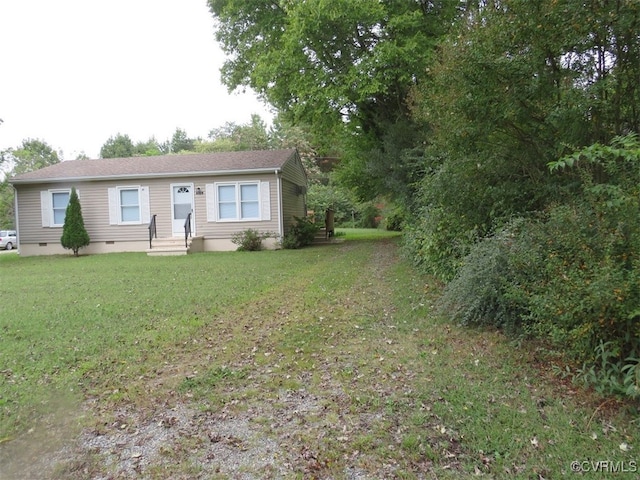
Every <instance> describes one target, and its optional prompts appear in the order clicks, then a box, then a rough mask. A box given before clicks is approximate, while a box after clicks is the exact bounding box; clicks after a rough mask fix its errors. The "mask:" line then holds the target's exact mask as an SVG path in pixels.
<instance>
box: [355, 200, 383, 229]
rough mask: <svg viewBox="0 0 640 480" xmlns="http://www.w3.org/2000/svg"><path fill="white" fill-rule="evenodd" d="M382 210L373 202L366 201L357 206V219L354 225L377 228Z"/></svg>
mask: <svg viewBox="0 0 640 480" xmlns="http://www.w3.org/2000/svg"><path fill="white" fill-rule="evenodd" d="M381 219H382V212H381V211H380V209H379V208H378V206H377V205H376V204H375V203H374V202H366V203H364V204H361V205H359V206H358V220H357V221H356V225H354V226H355V227H358V228H378V226H379V225H380V220H381Z"/></svg>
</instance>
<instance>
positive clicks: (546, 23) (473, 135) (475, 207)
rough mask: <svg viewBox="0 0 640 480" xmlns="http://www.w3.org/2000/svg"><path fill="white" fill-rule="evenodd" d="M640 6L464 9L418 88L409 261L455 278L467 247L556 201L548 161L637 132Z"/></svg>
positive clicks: (505, 3) (567, 0)
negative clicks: (419, 139) (422, 127)
mask: <svg viewBox="0 0 640 480" xmlns="http://www.w3.org/2000/svg"><path fill="white" fill-rule="evenodd" d="M639 26H640V4H637V3H635V2H601V1H595V0H594V1H587V2H584V1H579V0H541V1H539V2H531V1H524V0H502V1H500V2H478V4H477V5H476V6H475V7H474V8H469V9H468V10H467V11H466V15H465V17H464V19H463V21H461V22H460V23H459V24H458V26H457V28H456V30H455V32H453V33H452V35H451V36H450V37H449V38H448V39H447V40H446V41H445V42H443V43H442V44H441V46H440V48H439V57H438V62H436V63H434V64H433V65H431V66H430V70H431V82H430V83H429V84H422V85H420V86H417V87H416V88H415V89H414V95H413V97H412V98H413V99H414V106H415V110H414V112H415V113H416V116H417V118H418V119H419V120H421V121H423V122H424V123H425V124H427V125H428V126H429V128H430V132H431V134H430V135H429V137H428V148H427V149H426V155H425V157H424V161H423V162H422V168H423V171H424V172H425V179H424V180H423V181H422V182H421V186H420V191H419V195H417V198H418V203H417V208H416V209H415V212H416V214H417V215H416V222H415V223H414V224H415V225H417V230H418V231H417V232H416V238H414V240H416V242H415V243H416V244H415V251H416V257H417V258H419V259H421V260H424V264H425V265H429V266H430V268H436V269H438V272H439V273H442V274H444V275H445V276H451V275H452V274H453V273H454V272H455V269H456V264H457V262H459V259H460V258H461V256H463V255H465V254H466V253H467V252H468V247H469V246H470V245H471V244H472V243H473V242H475V241H476V240H477V239H478V238H481V237H483V236H485V235H487V234H490V233H491V232H493V231H495V230H496V229H497V228H499V227H500V225H501V224H502V223H504V222H505V221H506V220H507V219H509V218H510V217H512V216H514V215H523V214H527V213H528V212H535V211H540V210H543V209H545V208H546V206H547V205H548V204H549V203H550V202H553V201H557V200H558V194H559V192H560V191H561V190H562V189H563V188H564V185H563V184H564V183H566V182H567V180H566V179H562V178H557V177H556V176H550V175H549V172H548V169H547V163H548V162H550V161H553V160H556V159H557V158H559V157H561V156H563V155H565V154H567V153H570V152H572V151H573V150H575V149H577V148H580V147H583V146H586V145H589V144H591V143H594V142H603V143H604V142H608V141H609V140H610V139H611V138H612V136H614V135H617V134H624V133H628V132H630V131H638V128H639V126H640V123H639V120H640V117H639V116H638V114H639V110H638V109H637V105H638V104H640V84H639V83H638V82H637V81H634V79H637V78H640V37H639V36H638V35H637V32H638V28H639Z"/></svg>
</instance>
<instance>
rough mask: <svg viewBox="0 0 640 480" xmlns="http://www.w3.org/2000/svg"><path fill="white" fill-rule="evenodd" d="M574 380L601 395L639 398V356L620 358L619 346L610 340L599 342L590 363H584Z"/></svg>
mask: <svg viewBox="0 0 640 480" xmlns="http://www.w3.org/2000/svg"><path fill="white" fill-rule="evenodd" d="M574 380H577V381H579V382H582V383H583V384H585V385H586V386H593V387H594V388H595V389H596V391H597V392H598V393H600V394H602V395H621V396H626V397H629V398H634V399H637V398H640V358H637V357H636V358H634V357H627V358H625V359H624V360H621V358H620V349H619V347H618V346H617V345H616V344H614V343H612V342H607V343H604V342H602V341H601V342H600V344H599V345H598V346H597V347H596V349H595V355H594V359H593V361H592V362H591V363H589V364H587V363H584V364H583V366H582V368H580V369H578V371H577V372H576V374H575V375H574Z"/></svg>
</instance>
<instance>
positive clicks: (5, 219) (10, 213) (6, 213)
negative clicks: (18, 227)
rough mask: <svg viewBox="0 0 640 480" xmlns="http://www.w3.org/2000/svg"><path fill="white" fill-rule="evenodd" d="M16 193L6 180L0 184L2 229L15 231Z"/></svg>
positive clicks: (0, 222) (0, 225) (0, 220)
mask: <svg viewBox="0 0 640 480" xmlns="http://www.w3.org/2000/svg"><path fill="white" fill-rule="evenodd" d="M14 198H15V191H14V189H13V186H12V185H10V184H9V182H8V181H7V179H6V178H5V179H4V180H3V181H2V182H0V228H10V229H15V211H14Z"/></svg>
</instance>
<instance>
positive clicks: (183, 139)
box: [171, 128, 196, 153]
mask: <svg viewBox="0 0 640 480" xmlns="http://www.w3.org/2000/svg"><path fill="white" fill-rule="evenodd" d="M195 142H196V140H195V139H193V138H189V136H188V135H187V132H186V131H184V130H182V129H181V128H176V131H175V132H174V133H173V136H172V137H171V153H180V152H192V151H193V150H194V149H195Z"/></svg>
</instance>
